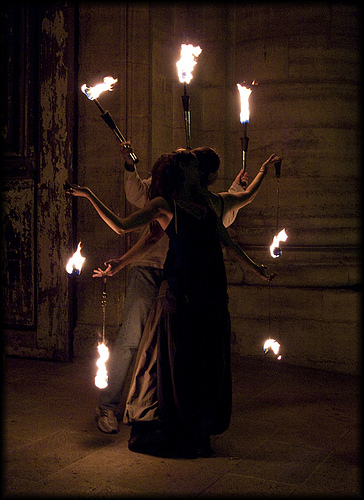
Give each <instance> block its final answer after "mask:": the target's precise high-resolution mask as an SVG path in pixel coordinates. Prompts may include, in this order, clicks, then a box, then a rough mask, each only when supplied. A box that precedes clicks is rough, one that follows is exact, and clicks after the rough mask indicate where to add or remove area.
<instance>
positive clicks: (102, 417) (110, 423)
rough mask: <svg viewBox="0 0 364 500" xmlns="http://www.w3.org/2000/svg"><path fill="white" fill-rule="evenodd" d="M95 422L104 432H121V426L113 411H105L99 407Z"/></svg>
mask: <svg viewBox="0 0 364 500" xmlns="http://www.w3.org/2000/svg"><path fill="white" fill-rule="evenodd" d="M95 420H96V422H97V427H98V428H99V429H100V431H102V432H106V433H108V434H115V433H116V432H118V430H119V424H118V421H117V418H116V417H115V415H114V412H113V410H104V409H103V408H99V407H97V408H96V416H95Z"/></svg>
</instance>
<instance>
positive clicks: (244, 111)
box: [236, 83, 252, 123]
mask: <svg viewBox="0 0 364 500" xmlns="http://www.w3.org/2000/svg"><path fill="white" fill-rule="evenodd" d="M236 85H237V87H238V90H239V94H240V123H247V122H249V97H250V94H251V93H252V91H251V89H248V88H247V87H242V86H241V85H240V83H237V84H236Z"/></svg>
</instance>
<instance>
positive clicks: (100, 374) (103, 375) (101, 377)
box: [95, 276, 109, 389]
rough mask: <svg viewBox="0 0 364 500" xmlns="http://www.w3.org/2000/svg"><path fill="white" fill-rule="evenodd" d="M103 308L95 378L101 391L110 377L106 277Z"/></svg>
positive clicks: (103, 281)
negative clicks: (107, 367)
mask: <svg viewBox="0 0 364 500" xmlns="http://www.w3.org/2000/svg"><path fill="white" fill-rule="evenodd" d="M101 306H102V336H101V339H100V340H101V342H99V345H98V346H97V350H98V351H99V355H100V357H99V359H98V360H97V361H96V366H97V368H98V370H97V373H96V377H95V385H96V387H98V388H99V389H105V387H107V385H108V378H109V377H108V375H107V370H106V361H107V360H108V359H109V348H108V347H107V345H106V343H105V333H106V276H103V278H102V298H101Z"/></svg>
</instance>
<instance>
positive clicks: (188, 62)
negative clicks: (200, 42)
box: [176, 43, 202, 83]
mask: <svg viewBox="0 0 364 500" xmlns="http://www.w3.org/2000/svg"><path fill="white" fill-rule="evenodd" d="M201 52H202V49H201V48H200V47H199V46H198V47H194V46H193V45H191V44H190V45H185V44H184V43H183V44H182V45H181V59H180V60H179V61H178V62H177V64H176V66H177V71H178V78H179V81H180V82H181V83H190V81H191V80H192V71H193V68H194V67H195V65H196V64H197V61H196V60H195V58H196V57H198V56H199V55H200V54H201Z"/></svg>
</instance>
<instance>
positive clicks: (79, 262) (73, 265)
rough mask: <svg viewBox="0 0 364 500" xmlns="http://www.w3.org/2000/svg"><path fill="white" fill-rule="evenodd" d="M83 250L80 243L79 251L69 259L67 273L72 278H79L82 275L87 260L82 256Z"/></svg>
mask: <svg viewBox="0 0 364 500" xmlns="http://www.w3.org/2000/svg"><path fill="white" fill-rule="evenodd" d="M81 248H82V247H81V242H79V244H78V245H77V250H76V251H75V253H74V254H73V255H72V257H71V258H70V259H69V261H68V262H67V265H66V271H67V272H68V274H71V275H72V276H77V275H78V274H80V273H81V269H82V266H83V263H84V262H85V260H86V258H85V257H83V256H82V255H81Z"/></svg>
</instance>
